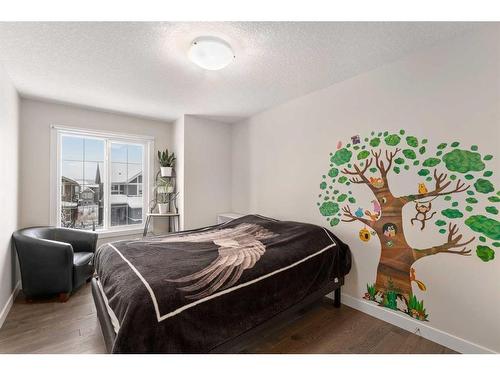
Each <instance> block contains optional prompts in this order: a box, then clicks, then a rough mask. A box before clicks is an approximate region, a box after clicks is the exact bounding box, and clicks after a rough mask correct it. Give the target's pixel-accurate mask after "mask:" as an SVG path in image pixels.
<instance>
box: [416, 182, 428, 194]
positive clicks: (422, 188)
mask: <svg viewBox="0 0 500 375" xmlns="http://www.w3.org/2000/svg"><path fill="white" fill-rule="evenodd" d="M428 192H429V190H427V186H425V184H424V183H423V182H419V183H418V193H419V194H426V193H428Z"/></svg>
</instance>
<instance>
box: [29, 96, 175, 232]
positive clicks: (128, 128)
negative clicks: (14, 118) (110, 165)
mask: <svg viewBox="0 0 500 375" xmlns="http://www.w3.org/2000/svg"><path fill="white" fill-rule="evenodd" d="M51 125H60V126H68V127H74V128H82V129H92V130H103V131H111V132H117V133H124V134H138V135H147V136H153V137H154V142H155V152H156V150H158V149H162V150H163V149H165V148H167V147H168V148H172V146H173V142H172V135H171V133H172V124H170V123H166V122H161V121H155V120H150V119H145V118H140V117H134V116H128V115H122V114H116V113H110V112H104V111H98V110H92V109H87V108H82V107H77V106H73V105H65V104H58V103H50V102H44V101H39V100H33V99H24V98H23V99H22V100H21V129H20V147H21V150H22V152H21V164H20V171H21V178H20V185H21V189H20V201H21V226H22V227H27V226H32V225H49V220H50V216H49V215H50V212H49V210H50V207H49V196H50V193H49V190H50V173H49V172H50V147H51V146H50V126H51ZM155 159H156V156H155ZM158 167H159V166H158V165H155V169H157V168H158ZM114 239H116V238H114Z"/></svg>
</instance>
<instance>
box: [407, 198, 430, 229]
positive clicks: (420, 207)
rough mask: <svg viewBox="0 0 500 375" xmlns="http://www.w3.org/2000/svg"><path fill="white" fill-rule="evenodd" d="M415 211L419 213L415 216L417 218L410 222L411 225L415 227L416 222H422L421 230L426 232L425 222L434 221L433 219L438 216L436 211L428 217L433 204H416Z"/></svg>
mask: <svg viewBox="0 0 500 375" xmlns="http://www.w3.org/2000/svg"><path fill="white" fill-rule="evenodd" d="M415 209H416V210H417V213H416V214H415V217H414V218H413V219H411V220H410V222H411V225H413V222H414V221H420V224H421V227H420V230H424V228H425V222H426V221H427V220H430V219H432V217H433V216H434V215H435V214H436V211H434V212H433V213H431V214H430V215H429V216H427V215H428V214H429V212H430V210H431V209H432V202H431V201H428V202H415Z"/></svg>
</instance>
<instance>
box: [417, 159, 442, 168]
mask: <svg viewBox="0 0 500 375" xmlns="http://www.w3.org/2000/svg"><path fill="white" fill-rule="evenodd" d="M439 163H441V160H440V159H438V158H428V159H425V160H424V162H423V163H422V165H423V166H424V167H435V166H436V165H438V164H439Z"/></svg>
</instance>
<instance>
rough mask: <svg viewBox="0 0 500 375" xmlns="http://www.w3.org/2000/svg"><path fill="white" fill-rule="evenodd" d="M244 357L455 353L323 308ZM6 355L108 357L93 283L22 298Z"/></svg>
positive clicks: (3, 347)
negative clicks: (65, 293) (56, 295)
mask: <svg viewBox="0 0 500 375" xmlns="http://www.w3.org/2000/svg"><path fill="white" fill-rule="evenodd" d="M241 352H243V353H359V354H361V353H386V354H390V353H419V354H422V353H429V354H432V353H454V352H453V351H452V350H450V349H447V348H445V347H443V346H441V345H438V344H436V343H434V342H432V341H429V340H426V339H424V338H422V337H420V336H417V335H414V334H412V333H410V332H407V331H404V330H402V329H400V328H398V327H395V326H393V325H391V324H388V323H385V322H383V321H381V320H378V319H376V318H373V317H371V316H369V315H366V314H364V313H361V312H359V311H357V310H353V309H351V308H349V307H347V306H342V307H341V308H340V309H335V308H334V307H333V306H332V302H331V301H330V300H325V301H323V302H321V303H318V304H317V305H315V306H314V307H312V308H311V309H308V310H307V311H306V312H304V313H303V314H302V315H300V316H298V317H297V318H296V319H295V320H294V321H293V322H291V323H289V324H283V325H281V326H277V327H275V328H274V329H273V330H270V331H268V332H266V334H264V335H262V336H261V337H259V338H258V339H256V340H254V341H252V342H249V343H248V344H247V345H246V346H245V348H243V349H242V351H241ZM0 353H105V347H104V342H103V339H102V336H101V331H100V328H99V324H98V321H97V317H96V310H95V306H94V302H93V300H92V295H91V292H90V284H87V285H85V286H84V287H82V288H81V289H80V290H79V291H77V292H76V293H75V294H74V295H73V296H71V298H70V299H69V301H68V302H66V303H59V302H57V301H56V300H51V301H44V302H34V303H26V301H25V299H24V297H23V296H22V294H20V295H19V296H18V297H17V298H16V301H15V302H14V305H13V307H12V309H11V311H10V313H9V316H8V317H7V320H6V321H5V323H4V326H3V327H2V328H1V329H0Z"/></svg>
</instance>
